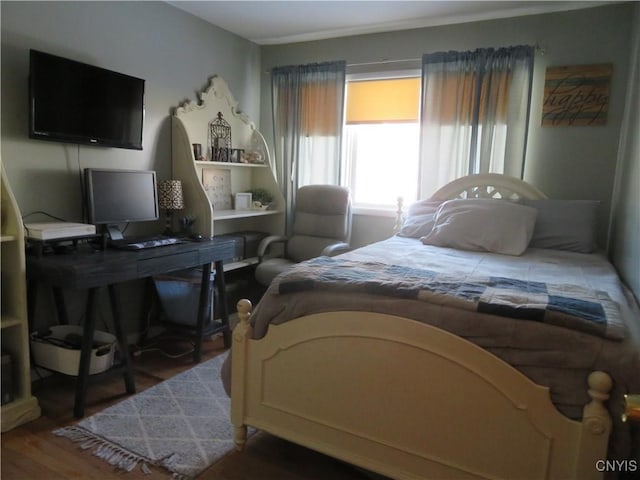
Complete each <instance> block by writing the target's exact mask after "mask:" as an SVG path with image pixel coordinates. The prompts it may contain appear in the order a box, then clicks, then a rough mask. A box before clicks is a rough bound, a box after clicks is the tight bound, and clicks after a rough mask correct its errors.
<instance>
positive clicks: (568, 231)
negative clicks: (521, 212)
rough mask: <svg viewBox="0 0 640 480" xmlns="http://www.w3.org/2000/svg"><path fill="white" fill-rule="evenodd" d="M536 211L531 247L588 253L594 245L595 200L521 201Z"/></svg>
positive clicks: (596, 208)
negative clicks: (536, 216)
mask: <svg viewBox="0 0 640 480" xmlns="http://www.w3.org/2000/svg"><path fill="white" fill-rule="evenodd" d="M522 203H523V204H524V205H529V206H531V207H534V208H536V209H537V210H538V218H537V219H536V226H535V229H534V231H533V237H532V238H531V243H529V246H530V247H535V248H550V249H555V250H568V251H571V252H579V253H591V252H593V251H594V250H595V249H596V248H597V244H596V231H597V215H598V206H599V205H600V202H598V201H597V200H546V199H545V200H526V199H525V200H523V202H522Z"/></svg>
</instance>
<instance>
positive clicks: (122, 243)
mask: <svg viewBox="0 0 640 480" xmlns="http://www.w3.org/2000/svg"><path fill="white" fill-rule="evenodd" d="M179 243H185V241H184V240H181V239H179V238H173V237H151V238H137V239H126V238H125V239H124V240H115V241H112V242H110V243H109V245H110V246H112V247H114V248H119V249H120V250H145V249H147V248H156V247H166V246H168V245H177V244H179Z"/></svg>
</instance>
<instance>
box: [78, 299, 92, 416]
mask: <svg viewBox="0 0 640 480" xmlns="http://www.w3.org/2000/svg"><path fill="white" fill-rule="evenodd" d="M97 294H98V288H91V289H89V293H88V296H87V313H86V317H87V318H86V319H85V324H84V328H83V334H82V349H81V350H80V365H79V366H78V378H77V381H76V397H75V403H74V406H73V414H74V415H75V416H76V417H78V418H80V417H83V416H84V404H85V401H86V399H87V386H88V381H89V367H90V366H91V347H92V345H93V332H94V330H95V328H96V316H95V306H96V300H97Z"/></svg>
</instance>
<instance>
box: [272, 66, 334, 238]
mask: <svg viewBox="0 0 640 480" xmlns="http://www.w3.org/2000/svg"><path fill="white" fill-rule="evenodd" d="M345 72H346V62H344V61H338V62H325V63H315V64H310V65H294V66H287V67H278V68H274V69H273V70H272V72H271V90H272V108H273V128H274V140H275V161H276V179H277V181H278V184H279V185H280V188H281V189H282V193H283V195H284V198H285V201H286V204H287V213H288V215H287V233H289V232H290V229H291V223H292V218H291V215H290V213H291V212H292V211H293V207H294V201H295V199H294V195H295V191H296V190H297V189H298V187H301V186H303V185H311V184H332V185H339V183H340V178H339V177H340V152H341V147H342V125H343V118H344V95H345V79H346V73H345Z"/></svg>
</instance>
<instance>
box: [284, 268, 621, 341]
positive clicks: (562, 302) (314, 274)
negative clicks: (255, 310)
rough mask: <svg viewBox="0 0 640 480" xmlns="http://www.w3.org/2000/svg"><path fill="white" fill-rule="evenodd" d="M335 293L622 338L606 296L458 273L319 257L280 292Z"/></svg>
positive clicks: (291, 274)
mask: <svg viewBox="0 0 640 480" xmlns="http://www.w3.org/2000/svg"><path fill="white" fill-rule="evenodd" d="M316 289H318V290H336V291H350V292H359V293H369V294H374V295H385V296H389V297H396V298H408V299H414V300H421V301H425V302H430V303H434V304H438V305H445V306H448V307H453V308H460V309H465V310H471V311H477V312H482V313H487V314H492V315H500V316H504V317H510V318H516V319H522V320H529V321H536V322H543V323H547V324H551V325H556V326H560V327H566V328H571V329H575V330H578V331H582V332H586V333H590V334H593V335H598V336H601V337H605V338H609V339H614V340H621V339H622V338H624V336H625V335H624V333H625V332H624V330H623V329H622V328H620V323H621V322H620V312H619V307H618V305H617V304H616V302H614V301H613V300H612V299H611V298H610V297H609V295H608V294H607V293H606V292H602V291H597V290H590V289H587V288H584V287H580V286H573V285H560V284H550V283H543V282H536V281H527V280H519V279H514V278H506V277H498V276H488V277H478V276H470V275H462V276H461V275H459V274H458V275H456V274H452V273H441V272H436V271H431V270H425V269H419V268H411V267H406V266H397V265H387V264H383V263H375V262H356V261H352V260H343V259H340V258H330V257H318V258H315V259H312V260H308V261H306V262H302V263H300V264H297V265H296V266H294V267H293V268H292V269H291V270H289V271H288V272H286V273H284V274H282V275H281V277H280V283H279V289H278V292H279V293H280V294H288V293H294V292H299V291H309V290H316Z"/></svg>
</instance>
